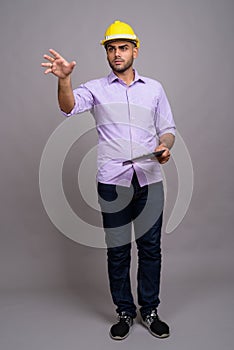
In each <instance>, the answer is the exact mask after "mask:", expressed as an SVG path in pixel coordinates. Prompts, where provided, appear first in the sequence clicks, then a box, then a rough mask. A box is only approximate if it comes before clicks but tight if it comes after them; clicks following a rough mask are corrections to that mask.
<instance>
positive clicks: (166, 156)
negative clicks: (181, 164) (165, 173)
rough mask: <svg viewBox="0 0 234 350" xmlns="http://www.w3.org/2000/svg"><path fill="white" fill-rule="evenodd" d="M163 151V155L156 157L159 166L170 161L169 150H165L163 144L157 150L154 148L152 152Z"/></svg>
mask: <svg viewBox="0 0 234 350" xmlns="http://www.w3.org/2000/svg"><path fill="white" fill-rule="evenodd" d="M162 150H164V152H163V154H162V155H161V156H160V157H157V160H158V161H159V163H160V164H165V163H166V162H168V160H169V159H170V156H171V153H170V150H169V148H167V147H166V146H165V145H164V144H163V143H161V144H160V145H159V146H158V147H157V148H155V150H154V152H158V151H162Z"/></svg>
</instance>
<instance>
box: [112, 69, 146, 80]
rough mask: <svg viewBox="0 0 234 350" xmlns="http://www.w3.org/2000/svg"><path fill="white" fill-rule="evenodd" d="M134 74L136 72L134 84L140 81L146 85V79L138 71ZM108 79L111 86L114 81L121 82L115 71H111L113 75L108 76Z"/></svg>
mask: <svg viewBox="0 0 234 350" xmlns="http://www.w3.org/2000/svg"><path fill="white" fill-rule="evenodd" d="M134 72H135V78H134V81H133V82H132V83H135V82H137V81H139V82H141V83H145V79H144V78H143V77H142V76H140V75H139V74H138V72H137V70H136V69H134ZM107 79H108V82H109V84H111V83H113V82H114V81H119V78H118V77H117V75H115V73H114V72H113V71H111V73H110V74H109V75H108V77H107Z"/></svg>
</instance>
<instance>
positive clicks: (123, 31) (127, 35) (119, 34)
mask: <svg viewBox="0 0 234 350" xmlns="http://www.w3.org/2000/svg"><path fill="white" fill-rule="evenodd" d="M120 39H126V40H130V41H133V42H134V43H135V44H136V46H137V47H140V40H139V39H138V37H137V36H136V34H135V33H134V31H133V29H132V27H130V25H129V24H127V23H124V22H121V21H115V22H114V23H112V24H111V25H110V26H109V27H108V28H107V30H106V32H105V36H104V40H102V41H101V45H105V44H106V43H107V42H109V41H113V40H120Z"/></svg>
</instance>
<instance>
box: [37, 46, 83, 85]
mask: <svg viewBox="0 0 234 350" xmlns="http://www.w3.org/2000/svg"><path fill="white" fill-rule="evenodd" d="M49 52H50V54H51V56H49V55H44V56H43V57H44V58H45V59H46V60H47V61H48V62H43V63H41V66H42V67H45V68H46V70H45V72H44V73H45V74H49V73H52V74H54V75H55V76H56V77H58V78H60V79H65V78H67V77H68V76H69V75H70V74H71V73H72V71H73V69H74V67H75V65H76V62H75V61H72V62H70V63H69V62H68V61H66V60H65V59H64V58H63V57H62V56H61V55H60V54H59V53H58V52H56V51H55V50H53V49H50V50H49Z"/></svg>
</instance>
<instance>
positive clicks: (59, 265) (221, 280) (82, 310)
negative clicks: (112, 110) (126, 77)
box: [0, 0, 234, 350]
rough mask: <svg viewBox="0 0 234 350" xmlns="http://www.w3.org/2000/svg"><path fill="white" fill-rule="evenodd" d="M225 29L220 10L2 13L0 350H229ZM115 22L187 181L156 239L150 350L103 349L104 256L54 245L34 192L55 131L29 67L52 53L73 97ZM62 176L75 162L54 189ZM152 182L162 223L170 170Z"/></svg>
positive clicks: (229, 27) (228, 32)
mask: <svg viewBox="0 0 234 350" xmlns="http://www.w3.org/2000/svg"><path fill="white" fill-rule="evenodd" d="M233 17H234V2H233V0H223V1H222V2H221V1H218V0H213V1H212V0H197V1H191V0H189V1H188V0H187V1H186V0H178V1H173V0H164V1H157V0H154V1H153V0H148V1H147V0H146V1H143V2H137V1H132V0H129V1H125V0H119V1H113V0H109V1H107V0H99V1H90V0H86V1H79V0H78V1H77V0H76V1H74V0H67V1H61V0H56V1H55V0H47V1H45V0H41V1H36V0H21V1H17V0H7V1H5V2H3V1H1V4H0V33H1V34H0V35H1V46H0V47H1V55H0V57H1V93H0V106H1V128H0V133H1V135H0V143H1V144H0V152H1V177H0V183H1V210H0V213H1V244H0V259H1V260H0V276H1V278H0V289H1V294H0V296H1V299H0V307H1V309H0V347H1V349H4V350H8V349H11V350H12V349H16V348H17V349H18V350H21V349H24V350H25V349H31V350H34V349H46V350H47V349H49V350H52V349H57V350H59V349H64V348H65V347H66V348H67V349H77V348H79V349H90V348H91V347H92V346H96V347H98V348H101V347H102V348H106V349H109V348H110V347H111V348H112V347H113V348H115V347H116V348H117V346H121V347H122V348H124V349H131V348H134V349H136V348H137V349H138V348H139V349H140V348H142V346H147V349H154V348H155V347H157V346H158V347H159V346H160V349H175V348H176V349H188V347H189V348H190V349H198V348H200V349H211V348H212V349H220V348H222V349H224V350H229V349H232V344H233V340H232V333H233V330H234V329H233V311H234V305H233V304H234V299H233V292H234V283H233V262H234V260H233V247H234V239H233V215H234V212H233V170H234V164H233V154H232V149H233V144H232V143H233V140H232V134H233V108H232V103H233V88H234V86H233V82H234V79H233V62H234V55H233V54H234V50H233V34H234V30H233V29H234V28H233V26H234V21H233V19H234V18H233ZM115 19H120V20H123V21H126V22H128V23H130V24H131V25H132V26H133V27H134V29H135V31H136V32H137V34H138V35H139V37H140V39H141V44H142V45H141V50H140V56H139V58H138V59H137V62H136V65H135V66H136V68H137V69H138V71H139V73H140V74H142V75H145V76H150V77H152V78H155V79H158V80H160V81H161V82H162V83H163V85H164V88H165V90H166V92H167V95H168V98H169V100H170V103H171V106H172V110H173V112H174V116H175V120H176V124H177V127H178V130H179V132H180V134H181V135H182V137H183V139H184V141H185V143H186V145H187V147H188V149H189V152H190V155H191V158H192V161H193V166H194V177H195V183H194V192H193V197H192V201H191V204H190V207H189V211H188V213H187V215H186V217H185V218H184V220H183V221H182V223H181V224H180V226H179V227H178V228H177V229H176V230H175V231H174V232H173V233H172V234H170V235H168V234H164V236H163V249H164V265H163V277H162V289H161V299H162V304H161V306H160V314H161V315H162V317H163V318H164V319H166V320H167V321H168V322H169V323H170V325H171V329H172V335H171V337H170V338H168V339H167V340H164V341H160V340H157V339H155V338H153V337H152V336H150V335H149V334H148V332H147V331H146V330H145V329H143V327H141V326H140V325H139V324H138V323H137V324H136V325H135V327H134V329H133V334H132V335H131V337H129V338H128V339H126V341H124V342H123V343H122V344H121V345H120V344H116V343H115V342H113V341H111V340H110V339H109V337H108V330H109V326H110V324H111V323H112V322H113V321H114V320H115V318H114V306H113V305H112V302H111V299H110V295H109V290H108V284H107V278H106V257H105V251H104V250H103V249H95V248H90V247H86V246H82V245H80V244H77V243H75V242H73V241H71V240H69V239H68V238H66V237H65V236H64V235H62V234H61V233H60V232H59V231H58V230H57V229H56V228H55V227H54V226H53V224H52V223H51V222H50V219H49V218H48V216H47V214H46V212H45V210H44V208H43V205H42V202H41V198H40V192H39V185H38V171H39V163H40V157H41V154H42V151H43V148H44V146H45V143H46V141H47V139H48V138H49V136H50V135H51V133H52V132H53V131H54V130H55V128H56V127H57V126H58V125H59V124H60V123H61V122H62V121H63V120H64V118H63V116H61V114H60V112H59V110H58V106H57V100H56V94H57V92H56V85H57V82H56V79H55V77H53V76H44V75H43V69H42V68H41V67H40V63H41V61H42V60H43V58H42V56H43V54H44V53H46V52H48V49H49V48H51V47H52V48H54V49H56V50H58V51H59V52H61V54H63V55H64V56H65V57H66V58H67V59H68V60H73V59H75V60H76V61H77V67H76V68H75V71H74V74H73V85H74V86H77V85H78V84H80V83H81V82H85V81H87V80H89V79H93V78H98V77H101V76H103V75H106V74H107V73H108V72H109V67H108V65H107V63H106V59H105V53H104V51H103V48H102V47H101V46H100V45H99V41H100V39H102V37H103V34H104V31H105V29H106V27H107V26H108V25H109V24H110V23H111V22H112V21H114V20H115ZM74 165H76V154H75V152H73V157H70V162H68V163H67V168H66V174H67V175H66V176H65V182H66V184H68V183H69V175H68V174H69V172H70V174H71V177H72V176H73V175H72V174H74V173H75V171H76V170H77V169H76V167H75V166H74ZM165 172H166V176H167V179H168V191H169V194H168V203H167V210H166V214H165V220H167V218H168V217H169V214H170V210H171V208H172V207H173V203H174V200H175V197H176V193H177V182H176V171H175V166H174V164H173V162H172V161H171V162H170V164H168V165H166V166H165ZM73 177H74V176H73ZM73 186H74V187H75V183H74V181H73V180H72V181H71V182H70V189H71V188H73ZM70 200H71V201H72V198H71V199H70ZM135 273H136V253H135V250H133V269H132V276H133V277H135ZM133 288H134V291H135V280H134V278H133Z"/></svg>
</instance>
